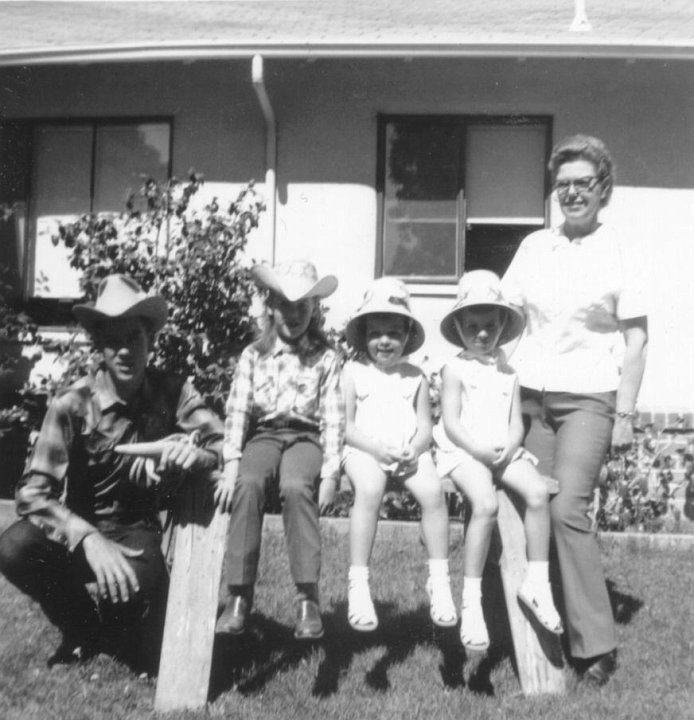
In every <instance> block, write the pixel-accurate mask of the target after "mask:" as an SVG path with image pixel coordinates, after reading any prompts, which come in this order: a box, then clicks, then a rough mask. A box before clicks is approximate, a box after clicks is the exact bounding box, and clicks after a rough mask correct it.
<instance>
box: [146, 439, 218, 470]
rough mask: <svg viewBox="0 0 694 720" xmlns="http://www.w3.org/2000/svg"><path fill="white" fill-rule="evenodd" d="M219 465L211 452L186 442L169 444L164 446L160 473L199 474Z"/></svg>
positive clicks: (158, 468)
mask: <svg viewBox="0 0 694 720" xmlns="http://www.w3.org/2000/svg"><path fill="white" fill-rule="evenodd" d="M216 464H217V459H216V458H215V456H214V455H213V454H212V453H211V452H210V451H209V450H204V449H203V448H199V447H196V446H195V445H194V444H193V443H191V442H187V441H185V440H181V441H175V442H168V443H166V444H165V445H164V449H163V450H162V453H161V457H160V458H159V464H158V465H157V472H158V473H166V472H189V471H192V472H198V471H201V470H211V469H212V468H213V467H214V466H215V465H216Z"/></svg>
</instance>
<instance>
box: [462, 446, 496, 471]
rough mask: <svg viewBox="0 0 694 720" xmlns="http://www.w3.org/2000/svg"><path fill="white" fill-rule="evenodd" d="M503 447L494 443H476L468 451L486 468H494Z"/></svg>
mask: <svg viewBox="0 0 694 720" xmlns="http://www.w3.org/2000/svg"><path fill="white" fill-rule="evenodd" d="M503 450H504V448H503V447H499V446H496V445H477V446H476V447H475V449H474V450H473V451H472V452H471V453H470V454H471V455H472V457H474V458H475V460H479V462H481V463H482V464H483V465H486V466H487V467H488V468H494V469H496V463H497V462H498V461H499V458H500V457H501V455H502V453H503Z"/></svg>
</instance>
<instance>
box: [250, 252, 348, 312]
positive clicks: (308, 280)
mask: <svg viewBox="0 0 694 720" xmlns="http://www.w3.org/2000/svg"><path fill="white" fill-rule="evenodd" d="M251 275H252V277H253V279H254V280H255V282H256V283H257V284H258V285H259V286H260V287H262V288H265V289H266V290H270V291H271V292H273V293H275V294H277V295H280V296H282V297H284V298H285V299H287V300H289V302H296V301H297V300H303V299H304V298H309V297H318V298H325V297H328V295H332V294H333V293H334V292H335V289H336V288H337V278H336V277H335V276H334V275H326V276H325V277H322V278H319V277H318V272H317V271H316V267H315V265H314V264H313V263H310V262H308V260H292V261H290V262H286V263H280V264H279V265H276V266H275V267H271V266H270V265H265V264H263V265H254V266H253V267H252V268H251Z"/></svg>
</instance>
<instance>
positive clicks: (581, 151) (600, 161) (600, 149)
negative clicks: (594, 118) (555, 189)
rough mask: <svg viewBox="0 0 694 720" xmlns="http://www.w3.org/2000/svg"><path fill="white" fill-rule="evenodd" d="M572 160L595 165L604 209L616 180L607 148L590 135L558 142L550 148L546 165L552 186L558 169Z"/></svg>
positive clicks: (601, 203)
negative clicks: (601, 189)
mask: <svg viewBox="0 0 694 720" xmlns="http://www.w3.org/2000/svg"><path fill="white" fill-rule="evenodd" d="M574 160H587V161H588V162H591V163H593V165H595V171H596V173H597V176H598V177H599V178H600V182H601V183H602V187H603V190H604V195H603V197H602V199H601V201H600V206H601V207H605V205H607V203H608V202H609V201H610V198H611V197H612V189H613V187H614V182H615V178H616V167H615V164H614V161H613V160H612V156H611V155H610V151H609V150H608V149H607V146H606V145H605V143H604V142H603V141H602V140H600V139H599V138H596V137H592V136H591V135H571V136H570V137H567V138H564V139H563V140H560V141H559V142H558V143H557V144H556V145H555V146H554V147H553V148H552V155H551V156H550V158H549V163H548V164H547V168H548V170H549V173H550V177H551V180H552V185H554V183H555V181H556V179H557V173H558V172H559V168H560V167H561V166H562V165H564V164H565V163H567V162H572V161H574Z"/></svg>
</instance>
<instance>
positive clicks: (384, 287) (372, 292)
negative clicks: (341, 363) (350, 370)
mask: <svg viewBox="0 0 694 720" xmlns="http://www.w3.org/2000/svg"><path fill="white" fill-rule="evenodd" d="M376 314H387V315H400V316H402V317H404V318H407V320H409V333H408V336H407V342H406V343H405V347H404V349H403V355H409V354H410V353H413V352H415V350H419V348H420V347H422V345H423V344H424V337H425V336H424V328H423V327H422V323H420V322H419V320H417V319H416V318H415V317H414V315H412V311H411V310H410V293H409V290H408V289H407V286H406V285H405V283H404V282H402V280H398V279H396V278H391V277H384V278H379V279H377V280H374V281H373V283H372V284H371V286H370V287H369V289H368V290H367V291H366V293H364V299H363V301H362V304H361V306H360V307H359V309H358V310H357V311H356V312H355V313H354V315H352V317H351V318H350V319H349V322H348V323H347V327H345V337H346V339H347V343H348V344H349V345H351V346H352V347H353V348H355V349H356V350H364V349H365V346H366V343H365V337H364V330H365V328H364V318H365V317H366V316H367V315H376Z"/></svg>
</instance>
